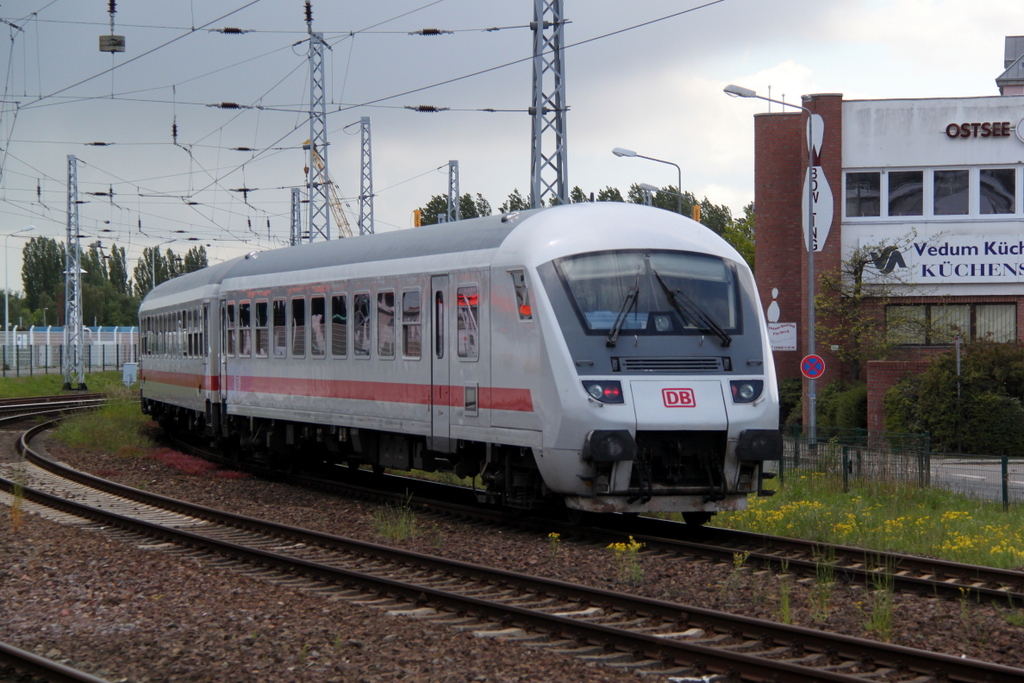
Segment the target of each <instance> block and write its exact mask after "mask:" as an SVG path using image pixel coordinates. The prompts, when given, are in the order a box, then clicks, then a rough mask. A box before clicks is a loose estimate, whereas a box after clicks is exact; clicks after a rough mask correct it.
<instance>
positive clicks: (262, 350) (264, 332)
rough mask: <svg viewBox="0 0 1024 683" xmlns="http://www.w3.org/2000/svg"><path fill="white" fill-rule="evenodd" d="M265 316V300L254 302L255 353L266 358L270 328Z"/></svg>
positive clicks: (268, 349)
mask: <svg viewBox="0 0 1024 683" xmlns="http://www.w3.org/2000/svg"><path fill="white" fill-rule="evenodd" d="M269 322H270V321H269V320H268V316H267V302H266V301H257V302H256V355H257V356H259V357H260V358H266V357H267V355H268V354H269V351H270V329H269V325H268V323H269Z"/></svg>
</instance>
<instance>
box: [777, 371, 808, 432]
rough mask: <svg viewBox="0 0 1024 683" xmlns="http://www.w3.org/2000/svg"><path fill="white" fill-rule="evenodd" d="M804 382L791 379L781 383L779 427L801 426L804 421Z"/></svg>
mask: <svg viewBox="0 0 1024 683" xmlns="http://www.w3.org/2000/svg"><path fill="white" fill-rule="evenodd" d="M803 386H804V383H803V380H801V379H800V378H799V377H790V378H789V379H784V380H782V381H780V382H779V425H780V426H782V425H795V424H800V423H801V421H802V420H803V409H802V407H801V405H802V401H801V396H802V395H803Z"/></svg>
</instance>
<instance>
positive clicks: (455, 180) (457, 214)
mask: <svg viewBox="0 0 1024 683" xmlns="http://www.w3.org/2000/svg"><path fill="white" fill-rule="evenodd" d="M458 220H462V207H461V205H460V201H459V162H458V161H455V160H452V161H449V162H448V221H449V222H451V221H458Z"/></svg>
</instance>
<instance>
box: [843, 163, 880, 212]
mask: <svg viewBox="0 0 1024 683" xmlns="http://www.w3.org/2000/svg"><path fill="white" fill-rule="evenodd" d="M881 198H882V174H881V173H878V172H877V171H875V172H871V173H847V174H846V215H847V216H848V217H850V218H856V217H858V216H879V215H881V209H882V205H881Z"/></svg>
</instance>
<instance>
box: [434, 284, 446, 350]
mask: <svg viewBox="0 0 1024 683" xmlns="http://www.w3.org/2000/svg"><path fill="white" fill-rule="evenodd" d="M434 355H435V356H436V357H437V358H438V359H441V358H444V292H434Z"/></svg>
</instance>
